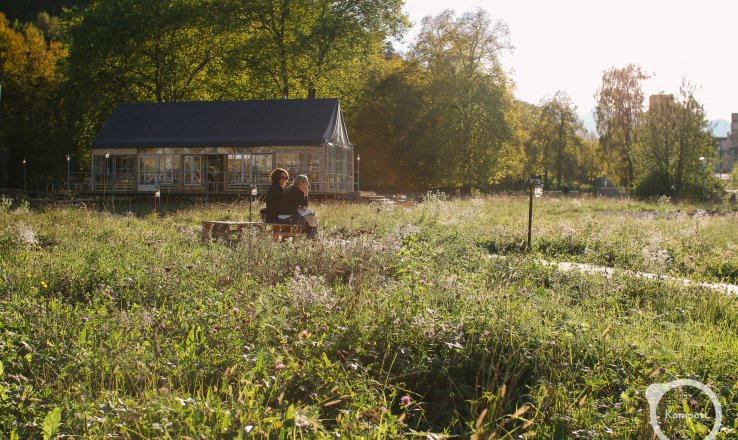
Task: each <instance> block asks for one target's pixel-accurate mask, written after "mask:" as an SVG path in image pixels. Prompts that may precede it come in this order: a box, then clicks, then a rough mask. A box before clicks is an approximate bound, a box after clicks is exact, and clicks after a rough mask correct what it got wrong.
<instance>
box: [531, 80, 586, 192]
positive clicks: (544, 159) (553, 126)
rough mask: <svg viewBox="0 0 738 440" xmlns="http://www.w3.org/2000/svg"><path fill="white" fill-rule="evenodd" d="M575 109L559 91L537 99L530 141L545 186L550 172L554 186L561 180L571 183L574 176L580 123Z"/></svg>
mask: <svg viewBox="0 0 738 440" xmlns="http://www.w3.org/2000/svg"><path fill="white" fill-rule="evenodd" d="M576 110H577V107H576V105H574V103H573V102H572V101H571V98H569V95H567V94H566V92H562V91H558V92H556V94H555V95H554V96H553V97H551V98H548V99H546V100H544V101H543V102H542V103H541V106H540V109H539V112H538V120H537V121H536V123H535V127H534V129H533V141H534V142H533V143H534V145H535V146H536V148H535V150H534V153H535V159H536V165H537V168H538V169H541V170H542V171H543V178H544V185H546V186H548V184H549V176H550V175H551V174H553V176H554V177H555V179H556V187H557V188H559V187H561V183H562V181H563V182H569V183H572V182H573V181H574V179H575V177H577V176H575V174H576V173H575V171H576V164H577V150H578V149H579V148H580V147H581V146H582V144H583V141H582V138H581V133H582V132H583V131H584V126H583V124H582V122H581V120H580V119H579V116H577V113H576Z"/></svg>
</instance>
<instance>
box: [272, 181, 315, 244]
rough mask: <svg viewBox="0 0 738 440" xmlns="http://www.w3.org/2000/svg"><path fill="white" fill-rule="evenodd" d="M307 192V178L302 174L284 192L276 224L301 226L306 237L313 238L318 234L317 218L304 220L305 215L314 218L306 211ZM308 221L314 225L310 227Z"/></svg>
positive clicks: (308, 184) (312, 214)
mask: <svg viewBox="0 0 738 440" xmlns="http://www.w3.org/2000/svg"><path fill="white" fill-rule="evenodd" d="M309 192H310V182H309V181H308V177H307V176H306V175H304V174H300V175H299V176H297V177H295V180H294V181H293V182H292V185H290V186H288V187H287V189H285V190H284V196H283V197H282V201H281V202H280V203H279V208H278V210H277V223H284V224H292V225H302V227H303V230H304V231H305V233H306V234H307V236H308V237H309V238H313V237H315V234H316V233H317V232H318V225H317V218H314V219H312V220H308V219H306V214H307V215H308V216H312V217H315V214H314V213H313V212H312V211H310V210H309V209H307V207H308V193H309ZM308 221H310V222H313V224H314V225H312V226H311V225H310V224H309V223H308Z"/></svg>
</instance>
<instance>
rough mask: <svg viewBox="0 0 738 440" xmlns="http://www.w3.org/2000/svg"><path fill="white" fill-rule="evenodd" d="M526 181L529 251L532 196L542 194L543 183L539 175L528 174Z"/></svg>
mask: <svg viewBox="0 0 738 440" xmlns="http://www.w3.org/2000/svg"><path fill="white" fill-rule="evenodd" d="M528 183H529V186H530V198H529V202H528V251H530V250H531V235H532V234H531V232H532V230H533V196H534V195H535V196H536V197H541V196H542V195H543V185H541V176H530V181H529V182H528Z"/></svg>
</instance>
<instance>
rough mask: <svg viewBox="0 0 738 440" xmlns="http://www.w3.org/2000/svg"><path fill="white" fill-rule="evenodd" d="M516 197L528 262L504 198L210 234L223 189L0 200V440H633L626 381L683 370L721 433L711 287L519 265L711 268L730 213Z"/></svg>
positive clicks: (737, 382)
mask: <svg viewBox="0 0 738 440" xmlns="http://www.w3.org/2000/svg"><path fill="white" fill-rule="evenodd" d="M537 203H538V205H537V206H536V217H535V224H534V253H533V254H532V255H529V254H525V253H524V252H523V250H524V247H525V243H524V239H525V234H526V229H525V228H526V221H527V205H526V200H525V199H516V198H501V197H498V198H493V199H483V198H476V199H470V200H462V201H448V200H443V199H440V198H429V199H428V200H427V201H425V202H424V203H422V204H420V205H416V206H412V207H402V206H396V207H395V206H369V205H351V204H340V203H329V204H323V205H318V206H317V211H318V212H319V215H320V216H321V221H322V226H321V234H320V238H319V239H318V240H317V241H303V240H297V241H295V242H283V243H275V242H272V241H271V240H269V239H267V238H266V237H264V236H261V235H258V234H255V235H252V236H248V237H246V239H245V240H243V241H242V242H240V243H238V244H237V245H230V246H229V245H224V244H220V243H201V242H200V236H199V222H200V221H201V220H205V219H210V220H212V219H227V218H230V219H240V218H244V217H246V216H247V215H244V207H243V206H240V205H223V206H212V207H209V208H203V209H193V210H189V211H181V212H178V213H175V214H170V215H166V216H164V217H157V216H149V217H145V218H136V217H133V216H115V215H110V214H104V213H98V212H92V211H87V210H79V209H49V210H41V211H31V212H30V213H29V212H27V211H18V210H15V211H11V210H4V211H0V256H1V257H2V260H0V361H1V362H2V363H0V437H3V436H5V437H10V438H53V437H54V436H57V435H61V436H81V437H83V438H103V437H113V438H184V437H190V438H246V437H255V438H293V437H301V438H328V437H331V438H335V437H337V436H339V435H340V436H342V437H347V438H400V437H421V438H423V437H425V438H443V437H446V436H455V437H459V436H460V437H462V438H480V439H481V438H542V439H543V438H546V439H548V438H613V439H622V438H639V436H648V435H650V432H651V431H650V429H651V428H650V426H649V422H648V417H647V413H648V406H647V402H646V399H645V396H644V391H645V389H646V387H647V386H648V385H649V384H651V383H653V382H668V381H669V380H673V379H675V378H694V379H697V380H699V381H702V382H704V383H706V384H708V385H709V386H710V387H711V388H712V389H713V390H714V391H715V392H716V393H717V394H718V395H719V396H720V399H721V402H722V403H723V413H724V419H723V426H724V427H725V430H723V432H721V434H720V436H719V437H718V438H734V437H735V435H736V428H738V425H736V423H737V422H736V416H735V414H736V411H738V396H737V394H738V356H737V355H738V346H736V344H735V341H736V336H737V334H736V333H737V330H738V302H736V298H735V297H733V296H730V295H728V294H725V293H723V292H720V291H713V290H709V289H705V288H700V287H695V286H684V285H681V284H677V283H667V282H656V281H651V280H644V279H638V278H635V277H632V276H630V275H628V274H622V275H616V276H614V277H611V278H603V277H601V276H598V275H592V274H582V273H576V272H560V271H557V270H556V269H555V268H553V267H552V266H549V265H546V264H544V263H543V262H541V259H564V260H577V261H585V262H591V263H598V264H604V265H609V266H614V267H620V268H625V269H631V270H648V271H658V272H660V273H670V274H676V275H680V276H685V277H692V278H698V279H710V280H719V279H724V280H734V279H735V278H734V277H735V272H734V269H732V268H733V267H734V265H735V264H736V257H735V252H736V243H737V241H736V232H735V222H736V219H735V218H733V217H731V216H728V215H721V216H706V215H704V214H702V213H697V212H688V211H687V210H686V209H684V208H682V209H683V211H677V210H675V209H673V208H666V209H664V208H663V207H654V206H652V205H644V204H637V203H632V202H600V201H589V200H577V199H574V200H570V199H563V200H558V201H556V200H545V199H544V200H543V201H542V202H541V203H539V201H537ZM716 268H720V269H719V270H718V269H716ZM731 270H732V271H733V272H731ZM729 272H730V273H732V275H730V274H728V273H729ZM707 428H708V429H709V427H707ZM690 429H691V430H692V431H691V435H693V436H698V435H700V433H704V429H706V428H705V427H704V426H702V425H701V424H700V423H695V424H694V425H693V426H691V427H690ZM695 438H701V437H695Z"/></svg>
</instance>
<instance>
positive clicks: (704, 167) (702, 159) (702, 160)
mask: <svg viewBox="0 0 738 440" xmlns="http://www.w3.org/2000/svg"><path fill="white" fill-rule="evenodd" d="M700 164H702V201H703V202H704V201H705V176H706V175H707V158H706V157H704V156H701V157H700Z"/></svg>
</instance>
